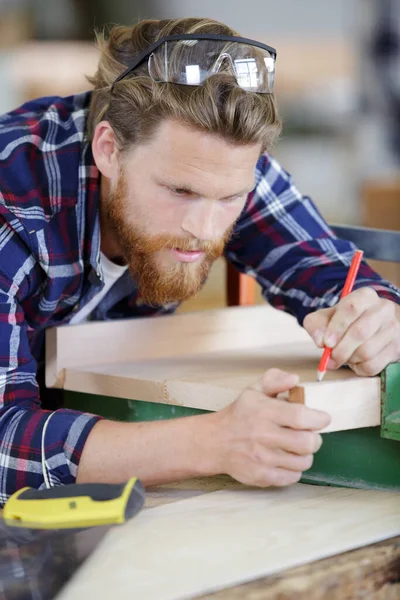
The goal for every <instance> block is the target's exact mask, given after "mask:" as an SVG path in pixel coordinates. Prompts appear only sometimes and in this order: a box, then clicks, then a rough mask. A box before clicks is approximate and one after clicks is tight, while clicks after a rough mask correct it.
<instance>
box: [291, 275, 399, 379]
mask: <svg viewBox="0 0 400 600" xmlns="http://www.w3.org/2000/svg"><path fill="white" fill-rule="evenodd" d="M303 326H304V328H305V329H306V330H307V331H308V333H309V334H310V335H311V337H312V338H313V340H314V342H315V343H316V345H317V346H318V347H319V348H323V347H324V346H326V347H328V348H333V352H332V359H331V361H330V362H329V364H328V368H330V369H337V368H339V367H341V366H342V365H344V364H345V363H347V364H348V365H349V366H350V367H351V368H352V369H353V371H354V372H355V373H357V375H361V376H371V375H377V374H378V373H380V372H381V371H382V370H383V369H384V368H385V367H386V365H388V364H389V363H390V362H396V361H398V360H400V306H399V305H397V304H395V303H394V302H392V301H391V300H386V299H383V298H379V296H378V294H377V293H376V292H375V290H373V289H372V288H368V287H364V288H360V289H358V290H356V291H354V292H352V293H351V294H349V295H348V296H346V297H345V298H343V299H342V300H340V302H338V304H337V305H336V306H334V307H332V308H324V309H322V310H318V311H316V312H314V313H311V314H309V315H307V317H306V318H305V319H304V323H303Z"/></svg>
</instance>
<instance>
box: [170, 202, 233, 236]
mask: <svg viewBox="0 0 400 600" xmlns="http://www.w3.org/2000/svg"><path fill="white" fill-rule="evenodd" d="M218 212H219V211H218V208H217V203H216V202H212V201H210V200H205V201H195V202H193V204H192V205H191V206H190V208H188V210H187V211H186V214H185V215H184V218H183V220H182V224H181V227H182V230H183V231H184V232H185V233H190V234H191V235H192V236H193V237H195V238H196V239H198V240H201V241H209V240H214V239H217V238H219V237H221V235H222V234H223V231H224V226H223V224H222V223H219V221H220V220H221V219H219V218H218Z"/></svg>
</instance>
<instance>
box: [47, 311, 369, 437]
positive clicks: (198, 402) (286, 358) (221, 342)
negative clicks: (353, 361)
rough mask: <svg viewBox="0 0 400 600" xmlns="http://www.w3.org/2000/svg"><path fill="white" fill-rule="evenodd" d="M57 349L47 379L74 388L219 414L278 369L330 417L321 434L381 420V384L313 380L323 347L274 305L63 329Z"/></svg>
mask: <svg viewBox="0 0 400 600" xmlns="http://www.w3.org/2000/svg"><path fill="white" fill-rule="evenodd" d="M74 336H75V337H74ZM107 336H108V337H107ZM102 337H103V339H104V341H103V343H102V342H101V338H102ZM52 346H53V348H56V352H55V354H54V355H53V358H52V360H49V361H48V379H49V381H50V380H51V381H52V382H53V384H54V385H56V386H58V385H62V387H63V388H64V389H66V390H70V391H76V392H84V393H89V394H96V395H100V396H109V397H114V398H115V397H116V398H124V399H130V400H143V401H147V402H161V403H165V404H170V405H176V406H186V407H192V408H198V409H202V410H211V411H214V410H220V409H221V408H223V407H224V406H226V405H227V404H229V403H231V402H233V401H234V400H235V399H236V398H237V397H238V396H239V394H240V392H241V391H242V390H243V389H244V388H245V387H246V386H248V385H250V384H252V383H254V382H255V381H257V379H259V377H260V376H261V375H262V374H263V372H264V371H265V370H266V369H268V368H271V367H279V368H281V369H285V370H287V371H291V372H295V373H297V374H299V375H300V377H301V386H302V388H303V390H302V392H303V393H302V394H301V397H302V399H304V402H305V404H306V405H307V406H310V407H312V408H316V409H321V410H325V411H327V412H329V413H330V414H331V416H332V422H331V423H330V425H329V426H328V427H327V428H326V429H324V430H323V431H324V432H329V431H341V430H345V429H355V428H361V427H373V426H375V425H379V423H380V380H379V378H378V377H374V378H360V377H357V376H356V375H355V374H354V373H353V372H352V371H350V370H349V369H341V370H339V371H337V372H334V373H333V372H331V373H328V374H327V376H326V377H325V379H324V381H323V382H322V383H316V381H315V378H316V371H317V365H318V361H319V359H320V356H321V350H320V349H318V348H316V347H315V345H314V343H313V341H312V340H311V339H310V338H309V336H308V334H307V333H306V332H305V331H304V330H303V329H301V328H300V327H299V326H298V325H297V323H296V322H295V321H294V319H293V318H292V317H290V316H289V315H286V314H284V313H281V312H278V311H275V310H274V309H271V308H270V307H263V306H258V307H251V308H244V307H241V308H234V309H224V310H220V311H210V312H204V313H195V314H185V315H177V316H172V317H164V318H163V317H161V318H157V319H140V320H138V321H136V320H135V321H128V322H126V321H124V322H122V323H121V322H116V323H109V322H108V323H101V324H89V325H82V326H71V327H61V328H58V329H57V330H53V334H52V338H50V347H52ZM75 349H76V350H75ZM283 397H286V398H287V397H288V394H286V395H285V394H284V395H283ZM294 397H295V396H293V397H292V398H291V399H292V400H293V399H294Z"/></svg>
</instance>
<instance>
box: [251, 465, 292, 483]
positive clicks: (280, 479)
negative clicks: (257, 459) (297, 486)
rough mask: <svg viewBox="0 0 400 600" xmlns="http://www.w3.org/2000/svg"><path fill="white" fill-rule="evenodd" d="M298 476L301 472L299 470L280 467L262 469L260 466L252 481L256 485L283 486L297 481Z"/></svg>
mask: <svg viewBox="0 0 400 600" xmlns="http://www.w3.org/2000/svg"><path fill="white" fill-rule="evenodd" d="M300 478H301V472H299V471H291V470H288V469H282V468H280V467H275V468H274V469H273V468H269V469H268V468H267V469H263V468H262V467H260V468H259V469H258V473H257V475H255V477H254V478H253V479H252V481H253V485H258V486H259V487H270V486H273V487H284V486H287V485H292V484H293V483H297V482H298V481H300Z"/></svg>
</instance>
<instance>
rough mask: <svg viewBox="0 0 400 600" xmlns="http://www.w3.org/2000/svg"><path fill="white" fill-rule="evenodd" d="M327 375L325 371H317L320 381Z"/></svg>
mask: <svg viewBox="0 0 400 600" xmlns="http://www.w3.org/2000/svg"><path fill="white" fill-rule="evenodd" d="M324 375H325V371H317V381H318V383H319V382H320V381H322V380H323V378H324Z"/></svg>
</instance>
